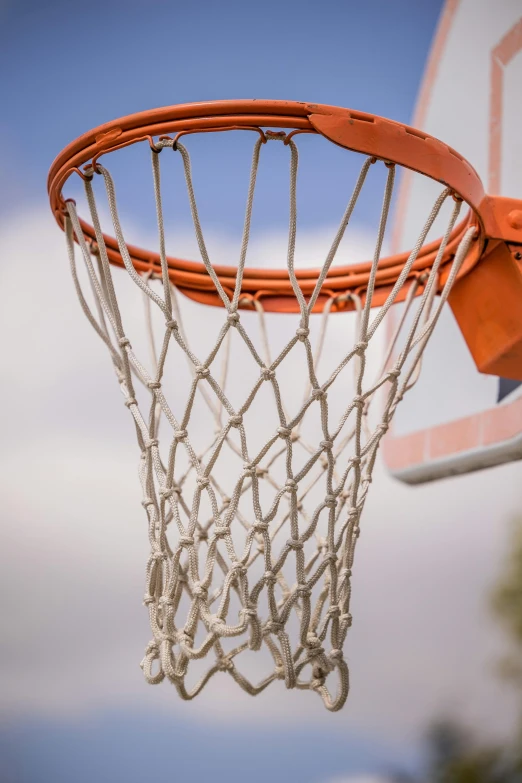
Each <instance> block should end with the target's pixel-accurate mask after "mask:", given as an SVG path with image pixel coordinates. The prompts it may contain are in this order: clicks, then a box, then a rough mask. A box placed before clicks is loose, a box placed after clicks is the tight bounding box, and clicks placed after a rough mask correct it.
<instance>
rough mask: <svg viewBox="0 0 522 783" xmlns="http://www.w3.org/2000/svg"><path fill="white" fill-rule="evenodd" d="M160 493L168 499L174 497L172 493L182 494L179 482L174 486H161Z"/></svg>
mask: <svg viewBox="0 0 522 783" xmlns="http://www.w3.org/2000/svg"><path fill="white" fill-rule="evenodd" d="M159 494H160V497H162V498H165V500H167V498H170V497H172V495H179V494H180V489H179V487H178V486H177V484H175V485H174V486H172V487H160V488H159Z"/></svg>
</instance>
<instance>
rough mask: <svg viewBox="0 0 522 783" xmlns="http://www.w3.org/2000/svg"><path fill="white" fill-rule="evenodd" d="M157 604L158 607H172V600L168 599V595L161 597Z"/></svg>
mask: <svg viewBox="0 0 522 783" xmlns="http://www.w3.org/2000/svg"><path fill="white" fill-rule="evenodd" d="M158 603H159V605H160V606H174V600H173V599H172V598H169V597H168V595H162V596H161V598H160V599H159V601H158Z"/></svg>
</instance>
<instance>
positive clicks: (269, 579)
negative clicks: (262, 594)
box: [263, 571, 277, 584]
mask: <svg viewBox="0 0 522 783" xmlns="http://www.w3.org/2000/svg"><path fill="white" fill-rule="evenodd" d="M263 579H264V580H265V582H266V583H267V584H274V583H275V582H276V581H277V579H276V575H275V574H274V572H273V571H265V573H264V574H263Z"/></svg>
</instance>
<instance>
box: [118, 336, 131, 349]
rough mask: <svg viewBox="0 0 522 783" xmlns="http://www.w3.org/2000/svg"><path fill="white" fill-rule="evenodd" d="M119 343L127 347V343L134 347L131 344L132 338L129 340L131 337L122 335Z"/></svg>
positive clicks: (122, 346)
mask: <svg viewBox="0 0 522 783" xmlns="http://www.w3.org/2000/svg"><path fill="white" fill-rule="evenodd" d="M118 345H119V346H120V347H121V348H125V346H127V345H128V346H129V348H131V347H132V346H131V344H130V340H129V338H128V337H120V339H119V340H118Z"/></svg>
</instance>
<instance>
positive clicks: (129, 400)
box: [123, 397, 138, 408]
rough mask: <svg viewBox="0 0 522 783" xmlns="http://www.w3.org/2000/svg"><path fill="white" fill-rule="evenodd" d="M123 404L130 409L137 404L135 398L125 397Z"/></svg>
mask: <svg viewBox="0 0 522 783" xmlns="http://www.w3.org/2000/svg"><path fill="white" fill-rule="evenodd" d="M123 404H124V405H126V406H127V408H130V406H131V405H137V404H138V402H137V400H136V397H127V398H126V400H125V401H124V403H123Z"/></svg>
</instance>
